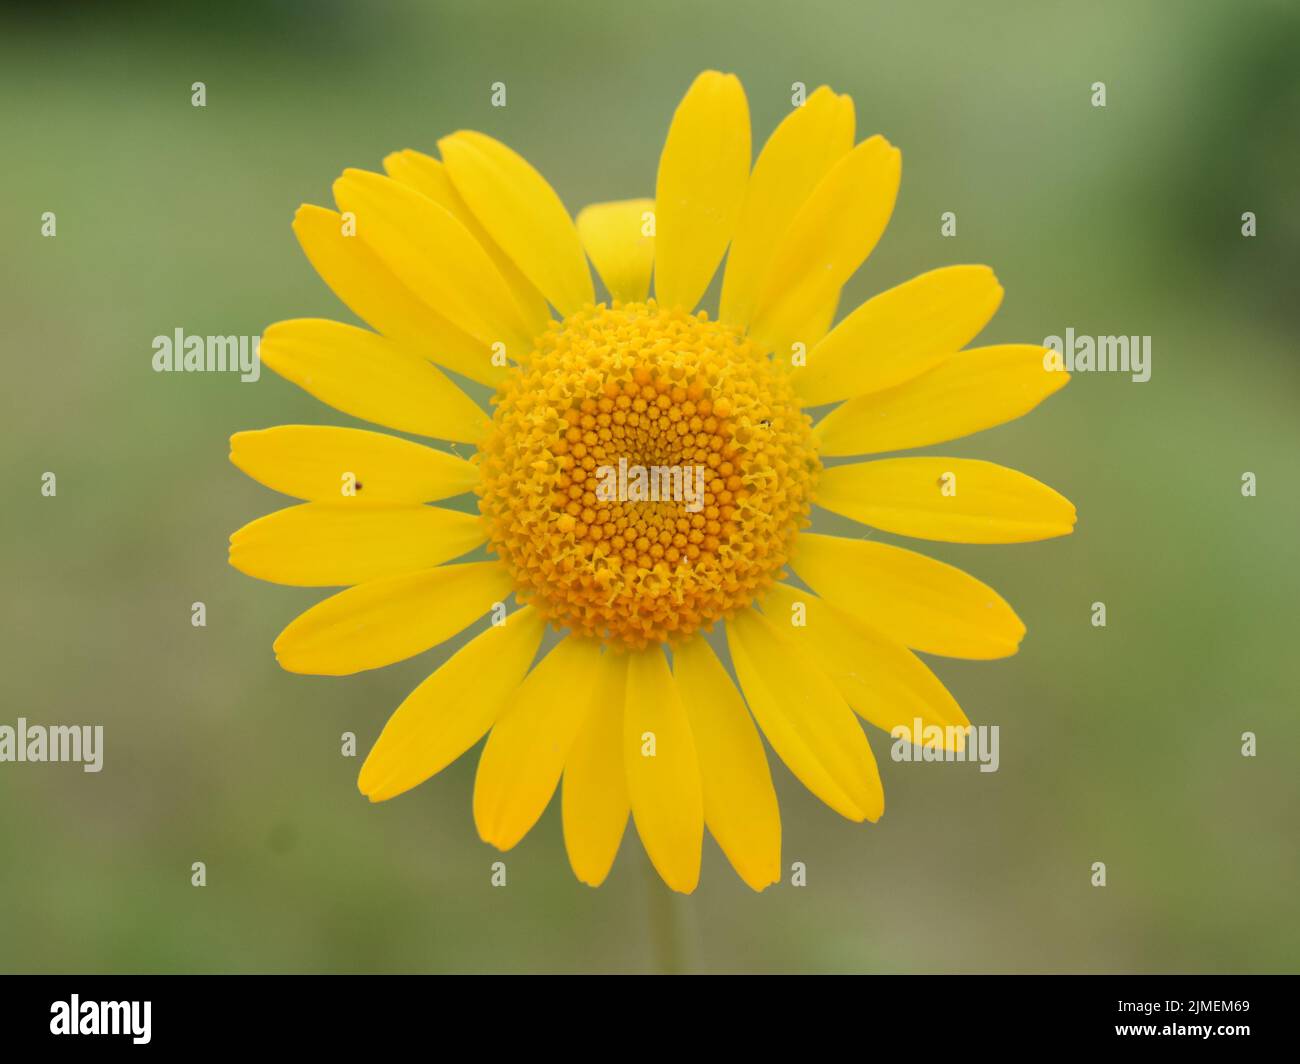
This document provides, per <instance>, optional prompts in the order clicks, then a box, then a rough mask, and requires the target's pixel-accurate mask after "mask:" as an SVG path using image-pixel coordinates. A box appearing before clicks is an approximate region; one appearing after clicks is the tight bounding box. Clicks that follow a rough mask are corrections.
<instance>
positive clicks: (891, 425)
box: [813, 344, 1070, 455]
mask: <svg viewBox="0 0 1300 1064" xmlns="http://www.w3.org/2000/svg"><path fill="white" fill-rule="evenodd" d="M1047 354H1049V352H1048V349H1047V348H1045V347H1034V346H1032V345H1029V344H1006V345H999V346H996V347H976V348H972V349H971V350H969V351H960V352H958V353H957V354H955V355H953V356H952V357H951V358H949V359H947V360H946V361H944V362H941V363H939V365H938V366H937V367H935V368H934V369H932V370H930V372H929V373H926V374H923V375H922V376H920V377H917V378H915V379H914V380H910V381H908V382H907V383H906V384H900V385H899V386H898V387H897V388H890V389H889V390H888V391H883V392H875V393H873V394H871V395H864V396H862V397H861V398H858V399H850V400H849V401H848V402H847V403H844V404H843V405H842V406H838V407H836V408H835V409H834V410H832V411H831V412H830V413H829V414H827V415H826V416H825V417H824V418H822V420H821V421H819V422H818V423H817V427H816V428H815V429H814V430H813V431H814V433H815V434H816V436H817V440H818V449H819V450H820V452H821V453H822V454H823V455H849V454H878V453H880V452H881V451H901V450H905V449H907V448H910V447H927V446H929V445H930V444H932V443H943V442H944V441H946V440H955V439H957V438H958V437H959V436H967V435H969V434H970V433H972V432H979V431H980V430H981V429H987V428H992V427H993V426H994V425H1001V424H1003V423H1004V422H1007V421H1012V420H1014V419H1015V418H1018V417H1020V416H1022V415H1024V414H1027V413H1029V411H1031V410H1032V409H1034V407H1036V406H1037V405H1038V404H1039V403H1041V402H1042V401H1043V400H1044V399H1046V398H1047V397H1048V396H1049V395H1051V394H1052V393H1053V392H1055V391H1058V390H1059V389H1061V388H1064V387H1065V384H1066V382H1067V381H1068V380H1069V379H1070V375H1069V374H1068V373H1065V372H1061V371H1055V370H1049V369H1046V368H1044V363H1043V358H1044V356H1045V355H1047Z"/></svg>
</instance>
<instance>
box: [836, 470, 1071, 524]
mask: <svg viewBox="0 0 1300 1064" xmlns="http://www.w3.org/2000/svg"><path fill="white" fill-rule="evenodd" d="M817 503H818V505H819V506H824V507H826V509H828V510H834V511H835V512H836V513H837V514H843V515H844V516H845V517H851V518H853V519H854V520H855V521H861V522H863V523H864V524H868V525H873V526H874V527H876V528H880V529H883V530H884V531H886V532H896V533H898V534H899V535H900V536H916V537H918V538H919V539H937V540H943V541H945V542H948V543H1027V542H1029V541H1030V540H1035V539H1050V538H1052V537H1053V536H1068V535H1069V534H1070V533H1071V532H1073V531H1074V516H1075V515H1074V506H1073V505H1072V504H1071V502H1070V500H1069V499H1066V498H1065V497H1064V496H1061V495H1058V494H1057V493H1056V492H1055V491H1053V490H1052V489H1051V488H1049V487H1048V486H1047V485H1046V484H1041V483H1039V482H1038V481H1037V480H1035V479H1034V478H1033V477H1029V476H1026V475H1025V474H1024V473H1018V472H1017V471H1016V470H1014V469H1008V468H1006V466H1000V465H995V464H994V463H993V462H981V461H977V460H976V459H973V458H933V457H925V458H882V459H878V460H877V461H874V462H857V463H854V464H852V465H841V466H836V467H834V468H833V469H827V470H825V471H824V472H823V473H822V476H821V479H820V480H819V481H818V483H817Z"/></svg>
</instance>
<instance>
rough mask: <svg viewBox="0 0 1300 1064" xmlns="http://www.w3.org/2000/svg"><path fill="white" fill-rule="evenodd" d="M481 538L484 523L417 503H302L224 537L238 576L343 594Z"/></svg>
mask: <svg viewBox="0 0 1300 1064" xmlns="http://www.w3.org/2000/svg"><path fill="white" fill-rule="evenodd" d="M486 538H487V532H486V529H485V527H484V524H483V519H482V518H480V517H479V516H478V515H477V514H466V513H458V512H456V511H455V510H443V509H441V508H439V507H436V506H421V505H419V504H418V503H387V502H371V503H346V502H308V503H303V504H302V505H301V506H290V507H288V508H287V509H284V510H278V511H276V512H275V513H273V514H267V515H266V516H265V517H260V518H258V519H257V520H256V521H253V522H251V523H250V524H247V525H245V526H244V527H243V528H241V529H240V530H239V531H238V532H236V533H234V535H232V536H231V537H230V564H231V565H233V566H234V567H235V568H236V569H238V570H239V571H240V572H241V573H245V574H247V575H248V576H252V577H256V578H257V579H259V580H270V581H271V582H272V583H276V584H292V585H294V586H296V587H344V586H350V585H352V584H363V583H365V582H366V581H367V580H378V579H380V578H382V577H385V576H396V575H397V574H398V573H410V572H414V571H415V570H416V569H428V568H430V567H431V566H434V565H441V564H442V563H443V562H445V561H449V560H450V559H452V558H458V557H460V555H462V554H467V553H469V552H470V551H472V550H473V549H474V548H475V547H477V546H478V545H479V544H480V543H482V542H483V541H484V540H485V539H486Z"/></svg>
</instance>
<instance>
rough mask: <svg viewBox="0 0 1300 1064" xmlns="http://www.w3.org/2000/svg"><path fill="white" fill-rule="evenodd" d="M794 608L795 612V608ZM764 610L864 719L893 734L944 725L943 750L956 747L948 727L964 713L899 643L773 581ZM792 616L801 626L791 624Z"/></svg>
mask: <svg viewBox="0 0 1300 1064" xmlns="http://www.w3.org/2000/svg"><path fill="white" fill-rule="evenodd" d="M796 611H797V612H796ZM763 613H764V616H766V617H767V618H768V619H769V620H771V622H772V623H773V624H774V625H776V626H777V627H779V628H780V629H781V630H782V631H783V632H786V633H787V634H788V635H789V637H790V638H791V639H792V640H793V641H794V642H795V643H797V644H798V646H799V648H800V649H801V650H802V651H803V652H804V653H805V654H806V655H807V656H808V657H809V658H810V659H812V661H813V662H814V663H815V664H816V665H817V666H818V667H819V668H820V669H821V671H822V672H824V673H825V674H826V675H827V676H829V677H830V678H831V680H832V681H833V682H834V684H835V686H836V688H837V689H838V690H839V692H840V694H841V695H843V696H844V700H845V701H846V702H848V704H849V705H850V706H852V707H853V709H854V710H855V711H856V712H857V714H858V715H859V716H860V717H862V719H863V720H865V721H867V722H868V723H870V724H874V725H875V726H876V727H877V728H882V729H884V730H885V731H887V732H892V731H893V730H894V729H895V728H898V727H903V728H906V729H907V730H908V732H909V733H911V732H912V730H913V723H914V721H915V720H916V719H917V718H919V719H920V720H921V722H922V724H923V725H936V726H937V727H939V728H942V729H945V731H944V742H943V743H942V744H941V745H942V748H943V749H954V750H955V749H960V748H961V746H962V744H961V743H960V741H949V739H950V738H955V736H954V735H953V734H952V733H949V732H948V731H947V729H948V728H953V729H956V728H965V727H967V726H968V725H969V724H970V721H968V720H967V719H966V714H965V713H963V712H962V708H961V706H959V705H958V704H957V701H956V699H954V698H953V697H952V695H950V694H949V693H948V689H947V688H946V687H944V685H943V684H942V683H940V682H939V678H938V677H937V676H935V674H934V673H933V672H931V671H930V670H929V668H927V667H926V665H925V664H924V663H923V662H922V661H921V659H920V658H918V657H917V656H916V655H915V654H913V653H912V652H911V651H910V650H908V649H907V648H906V647H905V646H903V645H902V644H901V643H897V642H895V641H894V640H892V639H890V638H889V637H888V636H886V635H883V634H881V633H880V632H879V631H877V630H876V629H874V628H872V627H871V626H870V625H867V624H864V623H863V622H862V621H860V620H858V619H857V618H856V617H852V616H850V615H849V614H847V613H845V612H844V611H843V610H841V609H837V608H836V607H835V606H832V605H831V604H830V603H829V602H827V601H826V600H825V599H822V598H818V597H817V596H816V595H813V594H811V593H809V592H807V591H800V590H799V589H797V588H794V587H791V586H790V585H789V584H777V585H775V586H774V587H773V588H772V589H771V591H769V592H768V594H767V596H766V598H764V600H763ZM796 619H801V620H802V621H803V624H802V625H799V624H794V623H792V622H793V621H794V620H796Z"/></svg>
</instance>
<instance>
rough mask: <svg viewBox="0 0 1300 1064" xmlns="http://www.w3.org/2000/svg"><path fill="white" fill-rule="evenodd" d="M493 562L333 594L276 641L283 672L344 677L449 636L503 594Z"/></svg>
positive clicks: (505, 584)
mask: <svg viewBox="0 0 1300 1064" xmlns="http://www.w3.org/2000/svg"><path fill="white" fill-rule="evenodd" d="M512 587H513V582H512V580H511V578H510V573H509V572H508V571H507V569H506V567H505V566H504V565H502V564H501V563H500V562H495V561H492V562H469V563H466V564H464V565H440V566H438V567H437V568H436V569H424V570H421V571H420V572H416V573H405V574H403V575H401V576H390V577H386V578H385V579H383V580H372V581H370V582H369V583H366V584H359V585H357V586H356V587H351V588H348V590H346V591H340V592H339V593H338V594H337V595H333V596H331V597H330V598H327V599H325V600H324V601H323V602H318V603H317V604H316V605H315V606H313V607H312V608H311V609H309V610H308V611H307V612H306V613H304V614H301V615H300V616H298V617H296V618H295V619H294V620H293V621H291V622H290V623H289V626H288V627H287V628H286V629H285V630H284V631H283V632H281V633H280V637H279V638H278V639H277V640H276V641H275V656H276V658H277V659H278V660H279V662H280V666H281V667H282V668H284V669H286V670H287V671H289V672H304V673H310V674H312V675H315V676H347V675H350V674H351V673H354V672H362V671H364V670H366V669H378V668H380V667H381V666H384V665H391V664H393V662H395V661H404V660H406V659H407V658H409V657H413V656H414V655H416V654H419V653H422V652H423V651H425V650H428V649H429V648H430V647H433V646H437V645H438V644H439V643H441V642H443V641H444V640H446V639H450V638H451V637H452V636H453V635H455V634H456V633H457V632H459V631H461V630H463V629H464V628H466V627H468V626H469V625H471V624H473V623H474V621H475V620H477V619H478V618H479V617H482V616H483V614H485V613H487V611H488V610H490V609H491V608H492V606H493V604H494V603H497V602H501V601H502V600H504V599H505V597H506V596H507V595H508V594H510V591H511V589H512Z"/></svg>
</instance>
